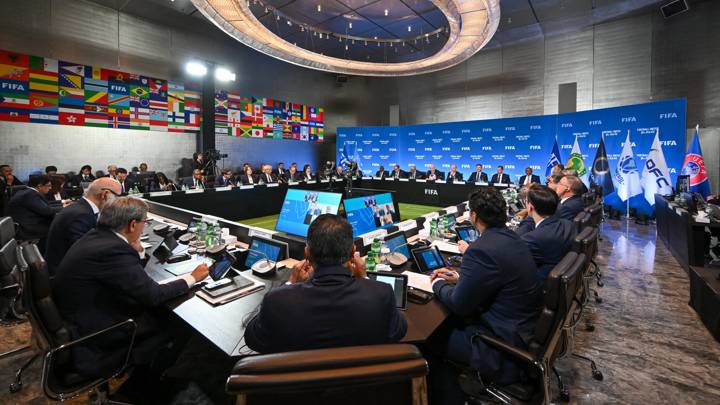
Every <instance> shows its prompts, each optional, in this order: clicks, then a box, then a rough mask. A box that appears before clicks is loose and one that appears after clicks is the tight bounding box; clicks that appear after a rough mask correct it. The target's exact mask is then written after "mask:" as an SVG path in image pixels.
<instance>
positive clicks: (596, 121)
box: [588, 120, 602, 126]
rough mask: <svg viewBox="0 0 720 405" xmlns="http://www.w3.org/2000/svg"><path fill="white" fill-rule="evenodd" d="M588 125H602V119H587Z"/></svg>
mask: <svg viewBox="0 0 720 405" xmlns="http://www.w3.org/2000/svg"><path fill="white" fill-rule="evenodd" d="M588 125H590V126H595V125H602V120H593V121H588Z"/></svg>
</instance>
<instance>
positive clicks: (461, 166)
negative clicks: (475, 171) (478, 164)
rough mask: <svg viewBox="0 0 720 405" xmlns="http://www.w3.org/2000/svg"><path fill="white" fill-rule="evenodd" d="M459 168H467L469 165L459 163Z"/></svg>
mask: <svg viewBox="0 0 720 405" xmlns="http://www.w3.org/2000/svg"><path fill="white" fill-rule="evenodd" d="M460 168H461V169H469V168H470V165H468V164H461V165H460Z"/></svg>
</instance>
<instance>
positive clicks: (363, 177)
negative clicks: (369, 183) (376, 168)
mask: <svg viewBox="0 0 720 405" xmlns="http://www.w3.org/2000/svg"><path fill="white" fill-rule="evenodd" d="M362 179H363V180H372V176H362Z"/></svg>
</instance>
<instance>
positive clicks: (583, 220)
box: [573, 211, 590, 234]
mask: <svg viewBox="0 0 720 405" xmlns="http://www.w3.org/2000/svg"><path fill="white" fill-rule="evenodd" d="M589 223H590V214H589V213H587V212H585V211H581V212H578V214H577V215H576V216H575V218H574V219H573V224H575V234H579V233H580V232H582V230H583V229H585V228H586V227H587V226H588V225H589Z"/></svg>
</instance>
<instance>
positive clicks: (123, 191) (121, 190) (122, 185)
mask: <svg viewBox="0 0 720 405" xmlns="http://www.w3.org/2000/svg"><path fill="white" fill-rule="evenodd" d="M120 194H125V182H122V183H120Z"/></svg>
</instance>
